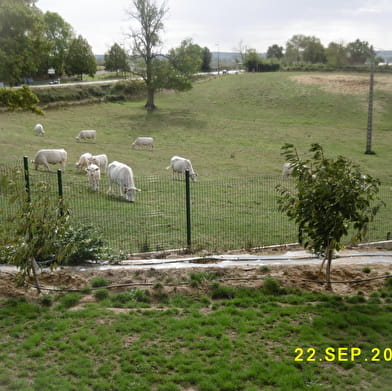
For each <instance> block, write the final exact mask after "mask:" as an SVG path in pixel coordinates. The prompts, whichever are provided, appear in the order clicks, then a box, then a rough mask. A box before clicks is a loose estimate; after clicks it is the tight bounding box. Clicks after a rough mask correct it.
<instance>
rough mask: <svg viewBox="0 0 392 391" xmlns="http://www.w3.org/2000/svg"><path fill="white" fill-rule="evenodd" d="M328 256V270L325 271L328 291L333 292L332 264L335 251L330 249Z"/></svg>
mask: <svg viewBox="0 0 392 391" xmlns="http://www.w3.org/2000/svg"><path fill="white" fill-rule="evenodd" d="M326 255H327V268H326V270H325V279H326V281H327V290H328V291H332V284H331V263H332V256H333V249H331V248H329V249H328V251H327V254H326Z"/></svg>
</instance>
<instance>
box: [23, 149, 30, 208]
mask: <svg viewBox="0 0 392 391" xmlns="http://www.w3.org/2000/svg"><path fill="white" fill-rule="evenodd" d="M23 167H24V178H25V188H26V193H27V202H31V194H30V176H29V158H28V157H27V156H23Z"/></svg>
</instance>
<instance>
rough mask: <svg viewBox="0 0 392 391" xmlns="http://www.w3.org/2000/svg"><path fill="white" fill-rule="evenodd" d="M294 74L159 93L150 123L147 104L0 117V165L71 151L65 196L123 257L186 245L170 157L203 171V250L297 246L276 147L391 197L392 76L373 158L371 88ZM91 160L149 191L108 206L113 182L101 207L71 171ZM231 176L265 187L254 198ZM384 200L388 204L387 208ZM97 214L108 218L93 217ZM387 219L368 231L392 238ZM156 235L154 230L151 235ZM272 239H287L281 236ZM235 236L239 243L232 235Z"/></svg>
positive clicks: (386, 213) (379, 110)
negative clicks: (319, 151)
mask: <svg viewBox="0 0 392 391" xmlns="http://www.w3.org/2000/svg"><path fill="white" fill-rule="evenodd" d="M295 76H306V75H304V74H297V73H266V74H242V75H232V76H225V77H219V78H215V79H210V80H204V81H200V82H198V83H196V84H195V86H194V88H193V89H192V90H191V91H189V92H186V93H172V92H164V93H161V94H159V95H157V99H156V103H157V105H158V106H159V110H157V111H155V112H153V113H147V112H146V111H145V110H144V109H143V107H142V106H143V102H144V101H136V102H123V103H105V104H95V105H86V106H73V107H65V108H58V109H51V110H47V111H46V115H45V117H42V118H41V117H37V116H35V115H33V114H29V113H2V114H0V145H1V159H0V160H1V161H15V160H17V159H19V160H20V159H21V157H22V156H23V155H27V156H29V158H31V159H32V158H33V157H34V155H35V153H36V151H37V150H39V149H41V148H65V149H66V150H67V151H68V167H67V172H66V174H65V179H64V181H65V183H66V186H67V187H66V189H65V197H66V198H67V194H68V201H70V202H71V203H73V204H72V205H71V206H72V207H73V209H74V210H75V211H77V215H78V216H83V215H86V217H85V218H86V220H89V219H90V220H92V221H93V222H94V223H95V222H97V223H96V225H97V226H100V227H102V229H103V230H104V236H105V237H106V238H107V239H108V241H109V245H110V246H111V247H113V248H117V249H121V250H124V251H131V252H133V251H138V250H140V249H141V248H145V249H146V248H149V249H151V250H155V249H162V248H172V247H182V246H183V245H184V241H185V239H184V230H185V223H184V219H185V217H183V216H185V212H184V210H183V205H182V199H181V198H177V196H175V197H174V199H173V202H172V204H170V203H171V201H170V194H177V190H176V189H177V188H178V183H173V181H172V180H171V175H170V172H169V171H167V170H166V169H165V167H166V166H168V164H169V160H170V157H171V156H172V155H180V156H185V157H187V158H189V159H191V160H192V163H193V167H194V169H195V170H196V171H197V173H198V182H197V183H195V184H193V185H192V189H193V194H194V197H196V198H194V199H193V204H194V212H193V219H194V221H195V223H196V224H195V227H194V232H195V235H196V233H197V236H196V237H195V241H194V243H195V245H196V247H208V248H217V249H219V248H238V247H246V246H252V245H253V246H257V245H264V244H276V243H282V242H286V241H290V240H295V232H294V231H293V226H292V225H289V224H288V223H287V221H286V220H284V219H283V220H282V216H281V215H280V213H279V212H278V211H277V209H276V198H275V197H276V194H275V190H274V186H275V183H277V182H279V181H281V177H280V175H281V169H282V164H283V159H282V157H281V155H280V148H281V146H282V145H283V144H284V143H286V142H290V143H293V144H295V145H296V146H297V148H298V150H299V151H300V152H301V153H305V152H306V151H307V150H308V148H309V146H310V144H311V143H312V142H318V143H320V144H322V145H323V147H324V149H325V151H326V153H327V155H328V156H336V155H339V154H341V155H344V156H346V157H348V158H350V159H352V160H353V161H354V162H356V163H358V164H359V165H360V166H361V167H362V168H363V171H364V172H365V173H369V174H371V175H373V176H375V177H378V178H380V179H381V180H382V183H383V194H385V197H388V195H389V193H390V191H389V189H390V187H391V182H392V178H391V176H392V174H391V171H390V167H391V163H392V154H391V153H390V145H391V142H392V129H391V124H392V114H391V113H392V111H391V110H390V107H391V103H392V87H391V86H390V81H391V80H392V77H390V76H385V75H383V76H382V78H383V79H382V80H380V81H377V80H378V79H377V76H376V87H375V113H374V136H373V148H372V149H373V150H374V151H375V152H376V155H365V154H364V151H365V146H366V126H367V94H368V92H367V89H366V88H364V89H362V90H360V91H357V90H356V89H353V90H352V91H351V90H350V89H348V90H345V91H344V92H337V91H335V92H334V91H333V90H332V91H329V92H326V91H325V90H324V89H323V88H322V84H323V83H324V84H325V81H323V80H322V79H320V80H322V81H320V83H321V84H320V85H308V84H303V83H300V82H298V81H296V80H295V79H294V77H295ZM316 76H317V77H320V78H322V77H324V75H323V74H319V75H318V74H316ZM349 76H350V77H351V76H352V75H349ZM357 77H358V78H359V79H358V81H357V83H358V84H361V83H362V84H363V83H366V81H367V76H366V75H358V76H357ZM354 85H355V83H354ZM37 122H41V123H43V125H44V127H45V130H46V136H45V137H38V136H36V135H35V134H34V132H33V126H34V125H35V123H37ZM81 129H96V130H97V132H98V136H97V142H96V143H95V144H93V143H87V142H85V143H83V142H80V143H77V142H76V141H75V136H76V135H77V134H78V132H79V130H81ZM137 136H152V137H154V138H155V148H154V151H153V152H150V151H141V150H132V149H131V143H132V141H133V140H134V139H135V138H136V137H137ZM86 151H88V152H91V153H93V154H99V153H106V154H107V155H108V157H109V161H113V160H118V161H121V162H124V163H126V164H128V165H130V166H131V167H132V168H133V170H134V173H135V179H136V185H137V186H138V187H140V188H142V192H141V193H140V194H138V195H137V200H136V203H135V204H134V205H129V204H127V203H124V202H115V201H116V200H117V201H119V200H118V199H113V198H108V197H107V195H106V188H107V182H106V178H104V179H103V184H102V186H101V191H102V192H101V193H99V197H94V196H95V195H93V194H91V193H89V192H88V189H87V180H86V177H85V175H84V174H82V173H79V172H77V171H76V169H75V165H74V163H75V162H76V161H77V159H78V157H79V156H80V155H81V154H82V153H84V152H86ZM32 174H33V176H37V175H38V176H37V178H38V177H41V176H43V174H41V173H39V174H37V173H34V172H33V173H32ZM152 177H154V178H155V179H151V178H152ZM267 177H273V178H275V180H274V182H273V183H272V182H270V181H269V180H263V179H262V178H267ZM232 178H248V179H245V181H246V180H248V183H252V182H253V183H259V182H261V184H260V186H259V187H257V188H254V189H253V190H252V191H247V187H246V186H245V185H243V184H238V186H237V183H233V182H232ZM152 183H155V185H152ZM156 183H158V184H156ZM217 184H218V185H217ZM173 186H174V187H173ZM225 186H226V187H225ZM178 191H182V190H178ZM67 192H68V193H67ZM252 192H253V193H252ZM161 196H162V197H163V198H161ZM167 197H169V198H167ZM179 197H180V196H179ZM385 201H386V202H387V203H388V205H389V199H385ZM173 204H175V205H173ZM234 204H235V205H234ZM237 205H241V208H240V207H237ZM242 206H243V208H242ZM251 206H253V208H251ZM166 207H168V210H166V209H164V208H166ZM176 208H177V209H176ZM98 210H100V211H102V213H103V214H102V215H101V216H97V217H90V215H95V214H96V213H97V211H98ZM116 210H118V212H115V211H116ZM92 211H94V213H93V212H92ZM261 211H263V214H260V213H261ZM391 214H392V212H391V211H390V210H389V209H385V210H383V211H382V212H381V213H380V216H379V218H380V220H381V222H380V223H377V227H375V228H372V230H373V231H374V235H372V237H371V239H385V236H386V234H387V232H389V231H392V228H391V227H390V225H389V221H390V220H391V218H390V217H391ZM127 216H129V217H127ZM151 216H153V217H151ZM226 216H227V217H226ZM244 216H249V220H244ZM97 219H98V220H97ZM173 219H174V220H173ZM131 220H132V221H131ZM202 220H203V221H204V222H202ZM222 220H224V221H225V222H224V224H223V223H220V221H222ZM102 222H104V223H102ZM123 223H124V224H125V225H126V227H124V226H122V225H121V224H123ZM282 225H283V227H284V228H283V229H282ZM151 227H155V228H154V231H153V232H152V228H151ZM124 231H126V232H127V235H128V238H132V239H127V237H124V238H122V239H121V240H122V243H121V244H118V243H117V239H119V233H121V232H124ZM270 231H271V232H272V231H276V232H278V233H279V232H283V231H287V232H285V235H284V236H283V237H282V236H280V237H279V235H275V234H270ZM179 232H180V234H179V236H177V233H179ZM228 233H232V234H231V235H230V236H226V237H225V236H224V235H225V234H228ZM136 235H137V237H136ZM147 236H148V239H147V241H148V243H147V245H146V243H145V242H146V237H147Z"/></svg>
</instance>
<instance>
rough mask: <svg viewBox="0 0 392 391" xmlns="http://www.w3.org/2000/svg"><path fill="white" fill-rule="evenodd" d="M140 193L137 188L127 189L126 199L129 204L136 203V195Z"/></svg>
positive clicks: (125, 190) (125, 192) (125, 189)
mask: <svg viewBox="0 0 392 391" xmlns="http://www.w3.org/2000/svg"><path fill="white" fill-rule="evenodd" d="M138 191H141V190H140V189H138V188H136V187H135V186H130V187H125V188H124V194H125V199H126V200H127V201H129V202H134V201H135V196H136V193H137V192H138Z"/></svg>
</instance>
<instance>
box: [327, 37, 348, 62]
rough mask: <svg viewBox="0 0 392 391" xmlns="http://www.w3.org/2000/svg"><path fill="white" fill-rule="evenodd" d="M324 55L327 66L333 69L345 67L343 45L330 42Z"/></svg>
mask: <svg viewBox="0 0 392 391" xmlns="http://www.w3.org/2000/svg"><path fill="white" fill-rule="evenodd" d="M325 54H326V56H327V62H328V64H330V65H333V66H335V67H342V66H344V65H347V62H348V58H347V48H346V46H345V45H344V44H343V43H337V42H330V44H329V45H328V47H327V49H326V51H325Z"/></svg>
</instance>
